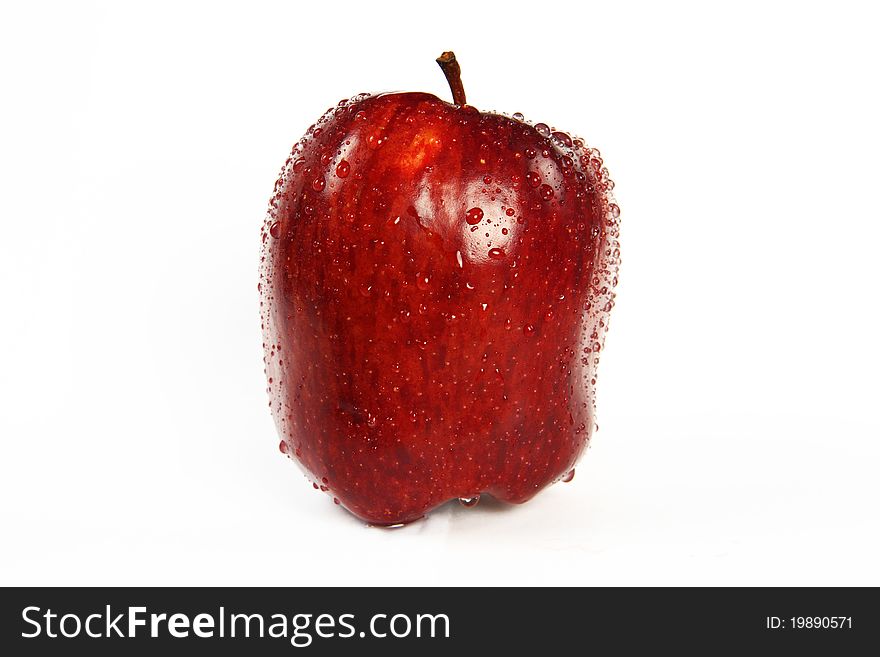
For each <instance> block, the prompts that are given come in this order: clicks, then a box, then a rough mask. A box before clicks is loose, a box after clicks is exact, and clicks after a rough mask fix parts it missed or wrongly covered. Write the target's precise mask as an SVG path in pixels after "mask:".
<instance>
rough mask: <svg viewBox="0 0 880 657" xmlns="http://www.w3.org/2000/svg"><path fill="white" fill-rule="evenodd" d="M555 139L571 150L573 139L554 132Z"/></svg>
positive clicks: (562, 133)
mask: <svg viewBox="0 0 880 657" xmlns="http://www.w3.org/2000/svg"><path fill="white" fill-rule="evenodd" d="M553 139H555V140H556V141H559V142H561V143H562V145H563V146H567V147H568V148H571V137H569V136H568V135H567V134H565V133H564V132H554V133H553Z"/></svg>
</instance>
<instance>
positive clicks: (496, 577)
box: [0, 0, 880, 585]
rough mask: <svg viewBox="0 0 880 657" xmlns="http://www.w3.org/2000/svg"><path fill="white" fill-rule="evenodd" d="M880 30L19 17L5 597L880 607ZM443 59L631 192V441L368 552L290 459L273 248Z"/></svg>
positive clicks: (674, 23) (3, 387)
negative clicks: (358, 144) (318, 179)
mask: <svg viewBox="0 0 880 657" xmlns="http://www.w3.org/2000/svg"><path fill="white" fill-rule="evenodd" d="M441 6H442V7H443V9H442V10H441V9H439V7H441ZM869 7H870V3H867V2H866V3H852V2H837V3H832V4H829V3H809V2H806V3H804V2H800V3H783V2H760V3H749V2H737V3H729V4H728V7H727V8H726V9H719V8H713V7H711V6H710V5H709V4H707V3H697V2H694V3H688V4H683V3H666V2H664V3H648V2H645V3H607V2H603V3H596V2H588V3H573V2H564V3H563V2H548V1H546V0H545V1H542V2H525V3H512V2H508V3H504V4H499V3H494V2H474V1H468V2H454V1H452V0H443V2H442V3H434V8H431V7H430V6H429V5H428V4H423V3H415V2H401V3H381V2H352V3H347V2H341V1H339V0H333V1H332V2H328V3H322V2H307V3H301V2H287V3H280V4H264V3H259V2H242V3H238V5H237V6H236V5H226V4H222V3H210V4H208V5H197V4H190V3H180V2H174V3H169V4H162V3H157V2H150V3H143V4H141V5H140V6H138V5H136V4H133V3H118V6H117V3H107V4H85V3H64V4H62V3H59V4H41V3H33V4H32V3H27V4H26V3H19V4H18V6H17V7H10V6H8V5H7V4H4V5H3V9H2V16H0V61H2V68H0V71H2V104H0V131H2V132H0V139H2V141H0V181H2V182H0V194H2V206H0V212H2V214H0V275H2V279H0V281H2V289H0V291H2V322H0V358H2V360H0V377H2V378H0V436H2V438H0V440H2V451H0V534H2V536H3V538H2V541H0V551H2V558H0V583H2V584H4V585H11V584H22V585H36V584H115V585H136V584H150V585H152V584H187V585H189V584H216V585H220V584H270V585H274V584H278V585H282V584H284V585H300V584H318V585H330V584H405V585H427V584H735V585H737V584H771V585H777V584H803V585H806V584H841V585H853V584H873V585H878V584H880V566H878V559H877V554H878V553H880V532H878V513H877V503H878V500H880V495H878V493H880V485H878V479H877V471H878V467H880V419H878V417H877V396H878V395H877V393H878V380H877V372H878V370H880V348H878V335H880V325H878V313H877V290H876V288H877V285H878V281H880V276H878V265H877V261H878V254H880V242H878V238H880V228H878V225H880V224H878V222H880V210H878V208H880V201H878V177H880V165H878V154H880V130H878V117H880V102H878V84H877V63H878V62H880V47H878V39H877V35H876V28H877V24H878V21H877V16H876V15H873V14H872V11H871V10H870V9H869ZM446 49H454V50H455V51H456V53H457V54H458V57H459V60H460V61H461V62H462V66H463V78H464V81H465V86H466V89H467V92H468V99H469V100H470V101H471V102H472V103H473V104H474V105H476V106H477V107H479V108H481V109H485V110H489V109H496V110H500V111H506V112H508V113H512V112H516V111H519V112H523V113H525V115H526V117H527V118H529V119H531V120H533V121H545V122H547V123H551V124H553V125H555V126H557V127H558V128H561V129H565V130H568V131H570V132H572V133H574V134H578V135H581V136H583V137H584V138H586V140H587V141H588V142H589V143H590V144H591V145H595V146H597V147H599V148H600V149H601V150H602V152H603V155H604V156H605V160H606V163H607V164H608V166H609V168H610V169H611V173H612V176H613V177H614V179H615V180H616V181H617V189H616V194H617V197H618V199H619V201H620V205H621V207H622V209H623V212H622V222H623V232H622V250H623V268H622V271H621V284H620V287H619V297H618V304H617V307H616V309H615V313H614V316H613V317H612V323H611V331H610V333H609V336H608V341H607V349H606V351H605V352H604V357H603V362H602V364H601V366H600V379H599V424H600V426H601V430H600V431H599V433H598V434H597V435H596V438H595V440H594V443H593V448H592V449H591V450H590V452H589V454H588V455H587V456H586V458H585V459H584V460H583V461H582V462H581V464H580V466H579V467H578V470H577V476H576V478H575V480H574V481H573V482H572V483H571V484H568V485H561V484H560V485H557V486H554V487H552V488H550V489H548V490H546V491H545V492H543V493H542V494H541V495H539V496H538V497H537V498H536V499H534V500H533V501H532V502H530V503H528V504H526V505H524V506H520V507H509V508H504V507H500V506H499V505H497V504H494V505H493V504H483V505H481V506H479V507H477V508H475V509H472V510H468V509H464V508H460V507H459V506H457V505H448V506H446V507H443V508H441V509H439V510H437V511H435V512H434V513H433V514H432V515H431V516H430V517H429V518H428V519H427V520H425V521H422V522H419V523H416V524H415V525H413V526H410V527H408V528H405V529H402V530H397V531H387V530H378V529H370V528H367V527H365V526H364V525H363V524H361V523H360V522H358V521H357V520H356V519H354V518H353V517H351V516H349V515H347V514H346V513H345V512H343V511H342V510H340V509H339V508H337V507H334V505H333V503H332V501H331V499H330V498H329V497H326V496H323V495H320V494H318V493H316V492H314V491H313V490H312V488H311V486H310V485H309V484H308V482H307V481H306V480H305V478H304V477H303V476H302V475H301V474H300V473H299V471H298V470H297V469H296V468H295V467H294V466H293V465H292V464H291V463H290V462H288V461H287V460H286V459H285V458H283V457H282V455H281V454H280V453H279V452H278V448H277V445H278V438H277V435H276V433H275V428H274V425H273V423H272V420H271V418H270V414H269V411H268V408H267V398H266V395H265V391H264V389H265V381H264V378H263V372H262V352H261V347H260V343H261V337H260V332H259V315H258V305H257V304H258V298H257V291H256V286H257V271H258V260H259V242H260V240H259V228H260V225H261V222H262V220H263V216H264V212H265V210H266V206H267V201H268V198H269V195H270V192H271V190H272V185H273V183H274V181H275V177H276V174H277V172H278V170H279V168H280V166H281V164H282V163H283V161H284V160H285V158H286V156H287V154H288V151H289V149H290V147H291V146H292V144H293V143H294V142H295V141H296V140H297V139H298V138H299V137H300V135H301V134H302V133H303V132H304V131H305V129H306V128H307V127H308V126H309V124H310V123H312V122H313V121H314V120H315V119H316V118H317V117H318V116H319V115H320V114H321V113H322V112H323V110H324V109H326V108H327V107H328V106H330V105H332V104H335V103H336V101H337V100H339V99H341V98H343V97H348V96H351V95H353V94H355V93H357V92H361V91H381V90H395V89H397V90H424V91H428V92H433V93H436V94H438V95H440V96H442V97H443V98H448V97H449V92H448V90H447V88H446V84H445V81H444V80H443V76H442V74H441V72H440V71H439V69H438V68H437V66H436V64H435V63H434V58H435V57H436V56H437V55H438V54H439V53H440V52H441V51H442V50H446Z"/></svg>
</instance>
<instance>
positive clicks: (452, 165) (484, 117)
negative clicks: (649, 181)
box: [260, 93, 619, 525]
mask: <svg viewBox="0 0 880 657" xmlns="http://www.w3.org/2000/svg"><path fill="white" fill-rule="evenodd" d="M612 186H613V183H611V182H610V181H609V179H608V176H607V170H605V169H604V167H603V165H602V160H601V159H600V158H599V156H598V151H595V150H590V149H588V148H587V147H586V146H585V145H584V144H583V143H582V142H580V141H579V140H574V139H572V138H571V137H569V136H568V135H566V134H563V133H558V132H557V133H551V132H550V130H549V129H548V128H547V126H545V125H543V124H538V125H537V126H532V125H529V124H527V123H525V122H522V121H520V120H517V119H516V118H509V117H506V116H502V115H497V114H489V113H480V112H479V111H477V110H476V109H474V108H473V107H470V106H467V105H464V106H460V107H459V106H455V105H451V104H449V103H446V102H443V101H441V100H440V99H438V98H436V97H434V96H432V95H428V94H425V93H395V94H384V95H376V96H367V95H364V94H362V95H360V96H357V97H355V98H353V99H351V100H350V101H343V102H340V103H339V105H338V106H337V107H335V108H332V109H331V110H329V111H328V112H327V113H326V114H325V115H324V116H323V117H322V118H321V119H320V120H319V121H318V123H317V124H315V125H314V126H312V127H311V128H310V129H309V131H308V133H307V134H306V136H305V137H304V138H303V139H302V141H301V142H300V143H299V144H297V146H296V147H295V148H294V150H293V153H292V154H291V157H290V158H289V160H288V161H287V163H286V165H285V166H284V168H283V170H282V173H281V176H280V178H279V180H278V182H277V183H276V186H275V193H274V195H273V197H272V200H271V204H270V212H269V217H268V219H267V221H266V224H265V226H264V229H263V235H262V238H263V243H264V247H263V265H262V267H263V269H262V275H261V282H260V290H261V297H262V303H261V305H262V315H263V317H262V319H263V331H264V341H265V344H264V348H265V363H266V374H267V377H268V383H269V390H270V405H271V408H272V413H273V414H274V417H275V421H276V424H277V426H278V429H279V432H280V434H281V438H282V442H281V451H282V452H285V453H287V454H288V455H289V456H290V457H291V458H292V459H294V460H296V461H298V462H299V463H300V464H301V465H302V466H303V468H304V469H305V471H306V473H307V474H308V476H309V477H310V478H311V479H312V481H313V483H314V485H315V486H316V487H317V488H320V489H321V490H324V491H326V492H328V493H329V494H330V495H332V496H333V498H334V499H335V501H336V502H337V503H341V504H342V505H343V506H344V507H345V508H347V509H348V510H349V511H351V512H352V513H354V514H356V515H357V516H359V517H360V518H363V519H364V520H366V521H368V522H370V523H373V524H377V525H395V524H399V523H406V522H409V521H412V520H415V519H417V518H419V517H421V516H423V515H424V514H425V513H426V512H428V511H429V510H430V509H432V508H434V507H436V506H438V505H440V504H442V503H444V502H446V501H447V500H450V499H454V498H475V497H477V496H478V495H479V494H481V493H489V494H491V495H493V496H495V497H497V498H499V499H501V500H506V501H509V502H524V501H526V500H528V499H529V498H531V497H532V496H533V495H535V494H536V493H537V492H538V491H540V490H541V489H542V488H544V487H545V486H547V485H548V484H550V483H552V482H555V481H558V480H560V479H562V478H564V477H566V475H567V474H568V473H570V472H571V471H572V469H573V468H574V466H575V463H576V461H577V460H578V458H579V457H580V456H581V454H582V453H583V451H584V449H585V447H586V446H587V444H588V443H589V441H590V437H591V435H592V432H593V428H594V426H595V421H594V413H595V403H594V390H595V377H596V365H597V364H598V356H599V351H600V350H601V348H602V344H603V340H604V334H605V330H606V328H607V320H608V312H609V311H610V310H611V306H612V305H613V292H612V289H613V287H614V285H615V284H616V275H617V262H618V256H619V251H618V243H617V235H618V232H617V217H618V214H619V210H618V209H617V206H616V205H615V204H614V202H613V200H612V199H611V197H610V193H609V192H610V188H611V187H612Z"/></svg>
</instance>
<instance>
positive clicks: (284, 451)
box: [278, 440, 289, 454]
mask: <svg viewBox="0 0 880 657" xmlns="http://www.w3.org/2000/svg"><path fill="white" fill-rule="evenodd" d="M288 449H289V448H288V446H287V441H284V440H282V441H281V442H280V443H278V450H279V451H280V452H281V453H282V454H287V451H288Z"/></svg>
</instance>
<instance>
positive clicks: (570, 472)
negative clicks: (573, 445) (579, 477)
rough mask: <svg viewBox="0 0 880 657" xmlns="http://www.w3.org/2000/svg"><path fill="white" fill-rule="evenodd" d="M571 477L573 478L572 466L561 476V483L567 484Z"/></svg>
mask: <svg viewBox="0 0 880 657" xmlns="http://www.w3.org/2000/svg"><path fill="white" fill-rule="evenodd" d="M572 479H574V468H572V469H571V470H570V471H569V472H568V474H566V475H565V476H564V477H563V478H562V483H564V484H567V483H568V482H569V481H571V480H572Z"/></svg>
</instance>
